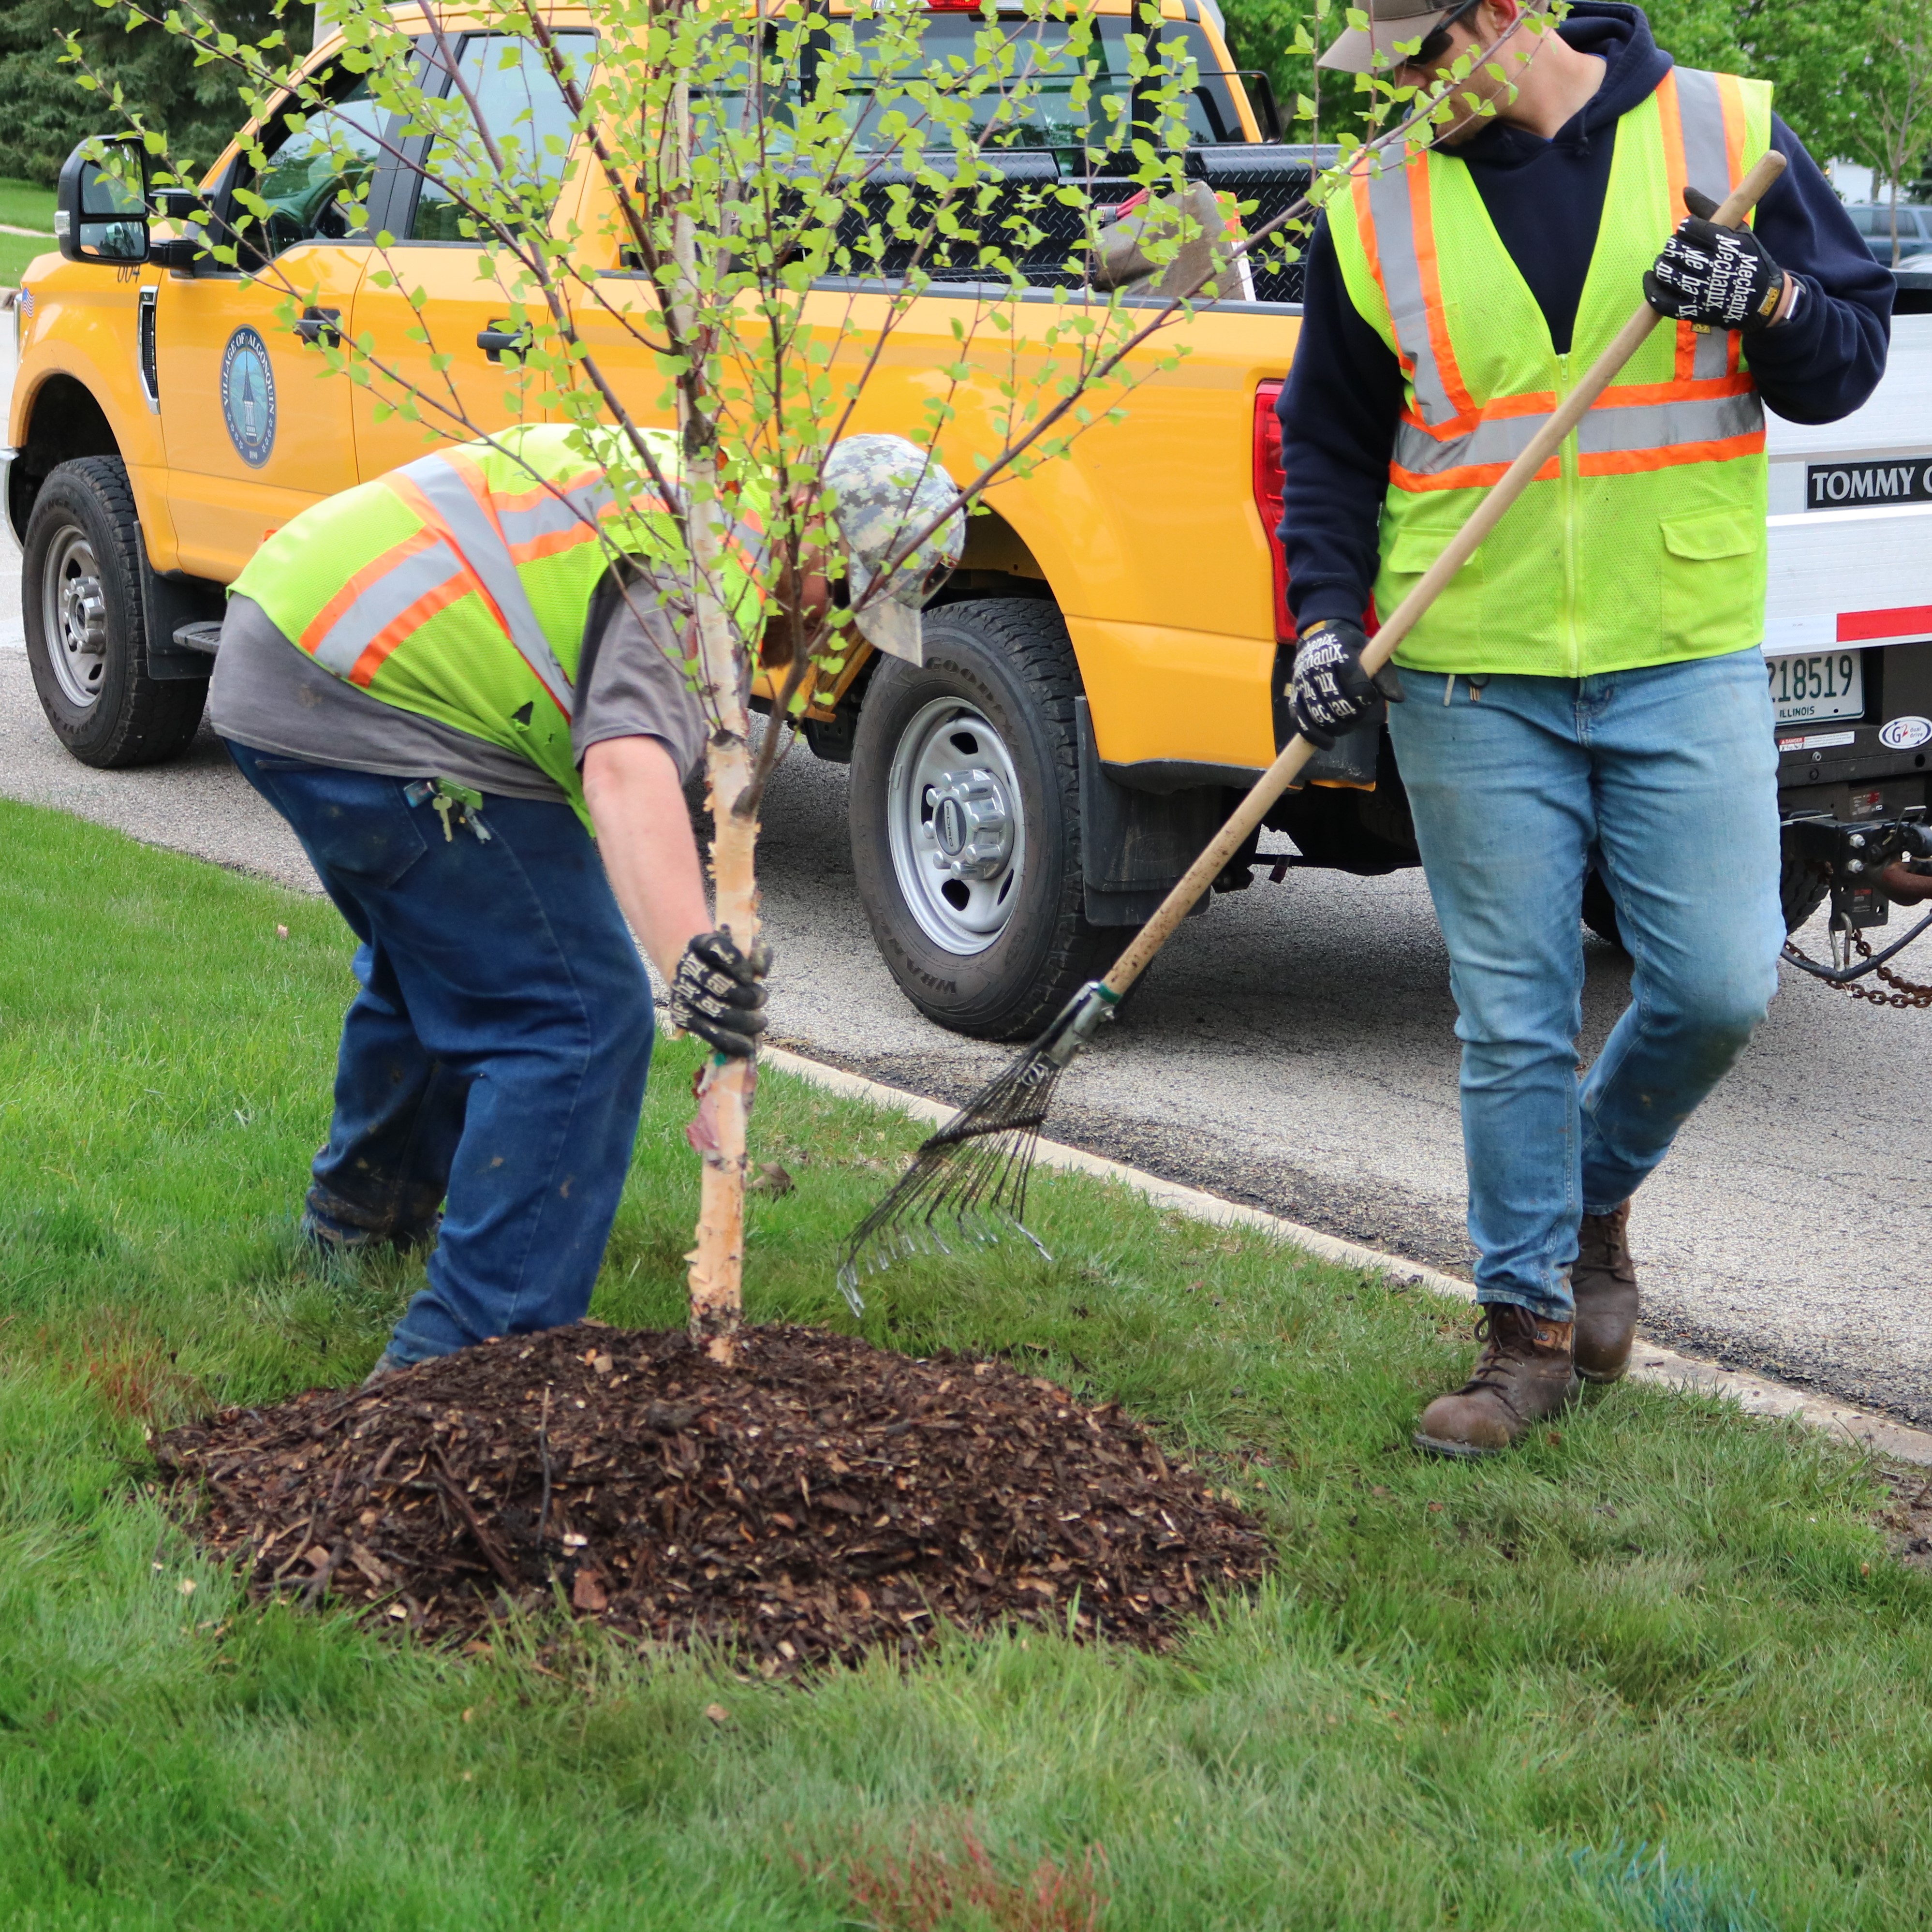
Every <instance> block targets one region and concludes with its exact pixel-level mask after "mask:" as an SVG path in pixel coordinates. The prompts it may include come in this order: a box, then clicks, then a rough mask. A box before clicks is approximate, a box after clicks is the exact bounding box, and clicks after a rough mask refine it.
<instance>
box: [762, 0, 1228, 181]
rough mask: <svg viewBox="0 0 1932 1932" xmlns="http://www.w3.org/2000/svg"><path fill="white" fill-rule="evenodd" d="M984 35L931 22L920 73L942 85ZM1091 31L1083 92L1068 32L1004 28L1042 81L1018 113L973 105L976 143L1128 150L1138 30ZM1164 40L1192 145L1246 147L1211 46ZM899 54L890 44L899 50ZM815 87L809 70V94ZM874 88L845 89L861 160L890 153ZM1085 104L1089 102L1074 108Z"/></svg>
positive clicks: (996, 101) (1186, 33)
mask: <svg viewBox="0 0 1932 1932" xmlns="http://www.w3.org/2000/svg"><path fill="white" fill-rule="evenodd" d="M984 25H985V23H984V22H983V20H981V19H980V17H979V16H978V15H977V14H974V13H968V14H960V13H935V14H933V15H932V16H930V17H929V18H928V19H927V20H926V22H925V23H924V25H923V27H922V31H921V33H920V35H919V61H918V71H922V72H923V73H925V74H927V75H929V76H930V77H932V78H934V79H935V80H941V79H943V78H944V75H945V74H946V72H947V70H948V69H949V68H953V65H954V64H955V63H956V62H957V63H959V64H961V65H970V64H971V62H973V60H974V48H975V46H976V44H977V37H978V35H979V34H980V31H981V29H982V28H983V26H984ZM1095 27H1096V31H1095V33H1094V37H1093V40H1092V41H1091V43H1090V46H1089V49H1088V54H1087V55H1086V60H1087V61H1088V62H1091V64H1092V66H1093V68H1094V84H1093V85H1092V86H1091V90H1090V89H1088V88H1087V87H1085V86H1082V85H1081V84H1080V83H1079V81H1078V80H1077V78H1076V74H1075V73H1074V71H1073V62H1072V58H1071V56H1070V55H1066V54H1065V53H1064V49H1065V48H1066V46H1067V38H1068V31H1069V30H1068V28H1067V26H1066V24H1065V23H1064V22H1059V21H1052V20H1049V21H1046V22H1044V23H1028V24H1025V25H1016V26H1013V28H1010V37H1011V38H1012V40H1013V41H1014V42H1015V43H1016V62H1015V65H1016V70H1017V71H1018V75H1019V77H1024V76H1025V73H1026V70H1027V68H1028V58H1029V52H1030V49H1029V46H1028V43H1038V44H1039V45H1040V46H1042V47H1043V49H1045V52H1044V54H1043V55H1042V56H1040V57H1039V68H1040V78H1039V80H1037V82H1036V83H1033V84H1032V85H1031V86H1030V88H1029V91H1028V98H1026V99H1025V100H1024V101H1021V102H1019V103H1018V104H1011V105H1009V104H1005V103H1004V102H1003V101H1002V98H1001V95H999V94H998V93H997V92H995V91H993V90H992V89H990V88H989V89H986V90H985V91H984V92H983V93H981V94H980V95H977V96H976V98H975V103H974V113H975V118H976V122H977V125H976V127H975V130H974V131H975V133H976V134H977V135H979V136H988V135H989V134H990V136H991V141H992V145H995V146H1000V147H1007V148H1021V149H1029V150H1032V151H1041V150H1047V151H1055V152H1061V153H1064V154H1065V155H1066V156H1067V157H1068V158H1069V159H1070V160H1077V159H1079V157H1082V155H1084V154H1085V152H1086V151H1088V150H1090V149H1097V150H1099V151H1101V152H1103V153H1106V154H1115V153H1118V152H1120V151H1122V150H1124V148H1126V146H1127V142H1128V138H1129V132H1130V128H1129V115H1130V110H1128V109H1127V106H1126V103H1127V99H1128V95H1129V92H1130V89H1129V82H1128V73H1129V60H1128V48H1127V37H1128V35H1129V34H1130V33H1133V32H1134V31H1137V29H1136V27H1135V25H1134V23H1133V22H1131V21H1130V20H1124V19H1121V18H1119V17H1117V16H1106V17H1102V18H1101V19H1100V20H1098V21H1097V22H1096V23H1095ZM853 33H854V36H855V38H856V40H857V41H858V43H859V46H860V47H861V49H863V48H864V47H865V46H866V43H868V42H870V41H873V40H876V38H877V35H876V34H875V32H874V30H873V29H872V28H871V27H870V26H869V25H868V23H865V22H863V21H860V22H856V23H853ZM1163 38H1164V40H1166V43H1167V44H1168V45H1169V46H1172V47H1173V48H1175V49H1177V50H1178V52H1180V53H1181V55H1184V56H1186V57H1188V58H1192V59H1193V61H1194V62H1195V64H1196V69H1197V73H1196V86H1195V87H1194V89H1193V91H1192V92H1191V93H1190V95H1189V96H1188V98H1187V141H1188V145H1190V146H1191V147H1192V146H1211V145H1218V144H1220V143H1221V142H1229V141H1240V140H1242V139H1245V136H1244V135H1243V133H1242V132H1241V120H1240V118H1239V116H1238V114H1237V113H1236V112H1235V103H1234V98H1233V95H1232V93H1231V92H1230V90H1229V84H1228V80H1227V77H1226V74H1224V73H1223V71H1222V70H1221V68H1220V66H1219V65H1218V63H1217V62H1216V60H1215V58H1214V53H1213V50H1212V49H1211V47H1210V46H1209V44H1208V37H1207V36H1206V35H1205V34H1203V33H1202V31H1201V30H1200V28H1198V27H1196V26H1183V25H1181V23H1178V22H1175V23H1167V24H1166V28H1165V31H1164V34H1163ZM898 44H899V43H898V42H897V41H896V40H895V46H896V45H898ZM1055 54H1058V55H1060V58H1061V63H1062V65H1061V68H1059V69H1058V71H1056V70H1055V68H1054V66H1053V62H1052V56H1053V55H1055ZM812 84H813V81H812V76H811V68H810V65H809V63H808V65H807V71H806V79H805V86H806V88H807V89H808V90H809V89H810V88H811V86H812ZM876 87H877V82H876V81H874V80H862V81H861V82H860V83H859V84H857V85H856V86H853V88H852V89H850V96H851V100H850V107H849V108H848V109H847V118H849V119H850V121H851V122H852V124H853V127H854V128H855V130H856V133H857V136H858V139H857V142H856V146H857V148H859V151H861V152H862V153H867V154H877V153H880V152H883V151H886V149H887V148H889V145H890V143H889V142H888V141H887V140H886V138H885V137H884V136H882V135H880V133H878V131H877V127H878V124H879V122H880V121H883V119H884V118H885V116H886V113H887V112H889V109H888V108H887V107H878V106H874V104H873V96H874V92H875V89H876ZM1082 94H1085V95H1087V98H1086V99H1085V101H1081V102H1079V103H1078V104H1076V101H1077V97H1078V95H1082ZM1108 97H1111V98H1113V99H1114V100H1115V101H1118V102H1119V103H1121V109H1120V110H1119V111H1118V112H1117V113H1115V114H1113V115H1111V116H1110V115H1109V112H1108V110H1107V109H1106V107H1105V106H1104V105H1103V99H1104V98H1108ZM729 100H730V108H729V109H727V112H730V113H731V114H732V117H733V118H734V119H735V118H736V113H740V112H742V101H743V96H742V95H733V96H730V97H729ZM772 111H773V112H774V113H775V115H777V117H778V118H779V119H780V120H781V121H782V120H783V119H784V118H785V115H786V113H787V108H786V104H784V102H783V101H779V102H777V103H775V104H772Z"/></svg>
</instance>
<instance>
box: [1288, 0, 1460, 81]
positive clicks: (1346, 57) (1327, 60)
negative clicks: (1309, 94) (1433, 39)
mask: <svg viewBox="0 0 1932 1932" xmlns="http://www.w3.org/2000/svg"><path fill="white" fill-rule="evenodd" d="M1364 5H1365V10H1366V11H1367V14H1368V17H1369V24H1368V26H1367V28H1366V29H1364V28H1361V27H1351V28H1349V31H1347V32H1346V33H1345V34H1343V35H1341V36H1340V38H1339V39H1337V41H1336V42H1335V43H1334V46H1331V48H1330V49H1328V52H1326V53H1325V54H1324V55H1322V58H1320V59H1319V61H1317V62H1316V66H1317V67H1328V68H1340V69H1341V70H1342V71H1343V73H1345V74H1368V73H1370V72H1371V71H1373V70H1374V69H1376V68H1386V67H1391V66H1393V65H1394V63H1395V61H1396V58H1397V55H1396V49H1397V47H1398V46H1411V45H1412V44H1413V43H1415V42H1416V41H1418V40H1427V38H1428V37H1429V36H1430V34H1433V32H1434V31H1436V28H1438V27H1440V26H1445V25H1446V24H1447V23H1448V22H1450V21H1451V20H1454V19H1455V18H1456V17H1457V15H1459V14H1461V13H1473V12H1474V11H1475V0H1450V5H1448V6H1446V7H1445V6H1444V5H1442V0H1364Z"/></svg>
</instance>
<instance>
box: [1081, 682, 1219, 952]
mask: <svg viewBox="0 0 1932 1932" xmlns="http://www.w3.org/2000/svg"><path fill="white" fill-rule="evenodd" d="M1073 713H1074V717H1075V718H1076V721H1077V724H1078V727H1079V737H1080V856H1081V870H1082V874H1083V878H1084V883H1085V889H1086V904H1085V912H1086V916H1087V920H1088V924H1089V925H1091V926H1144V925H1145V924H1146V922H1148V919H1151V918H1152V917H1153V916H1154V913H1155V912H1156V911H1157V910H1158V909H1159V907H1160V902H1161V901H1162V900H1163V899H1164V898H1166V896H1167V895H1168V893H1169V892H1170V891H1171V890H1172V889H1173V888H1174V886H1175V885H1176V884H1178V883H1179V881H1180V879H1181V874H1183V873H1184V872H1185V871H1187V868H1188V867H1189V866H1190V865H1192V864H1193V862H1194V860H1195V858H1196V855H1197V854H1198V853H1199V852H1200V850H1201V849H1202V847H1204V846H1205V844H1207V843H1208V840H1209V839H1211V838H1213V837H1214V835H1215V833H1216V832H1218V831H1220V829H1221V825H1222V821H1223V820H1224V819H1225V818H1226V817H1227V815H1228V814H1227V800H1226V787H1223V786H1220V785H1210V786H1207V787H1198V788H1193V789H1190V790H1186V791H1176V792H1170V793H1166V794H1164V795H1162V794H1156V793H1150V792H1142V791H1130V790H1128V788H1127V787H1126V786H1125V785H1124V784H1118V783H1117V782H1116V781H1115V780H1114V779H1112V778H1109V776H1108V775H1107V773H1106V770H1105V769H1103V766H1102V765H1101V763H1100V748H1099V746H1098V745H1097V743H1096V742H1095V740H1094V721H1093V718H1092V715H1091V712H1089V710H1088V704H1087V700H1086V699H1085V698H1084V697H1076V699H1075V700H1073ZM1207 907H1208V895H1206V894H1205V893H1204V894H1203V895H1202V899H1201V902H1200V904H1199V905H1197V906H1196V907H1194V908H1193V910H1194V912H1195V913H1202V912H1205V910H1207Z"/></svg>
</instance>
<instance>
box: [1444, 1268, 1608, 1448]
mask: <svg viewBox="0 0 1932 1932" xmlns="http://www.w3.org/2000/svg"><path fill="white" fill-rule="evenodd" d="M1571 1328H1572V1324H1571V1323H1570V1322H1547V1321H1545V1320H1544V1319H1543V1317H1542V1316H1540V1315H1533V1314H1532V1313H1530V1311H1529V1310H1528V1309H1527V1308H1519V1307H1517V1305H1516V1304H1515V1303H1514V1302H1513V1301H1488V1302H1485V1303H1484V1304H1483V1312H1482V1314H1481V1316H1480V1317H1479V1318H1478V1321H1477V1323H1476V1334H1477V1336H1478V1339H1479V1340H1481V1343H1482V1345H1483V1346H1482V1350H1481V1353H1480V1354H1479V1355H1478V1356H1477V1358H1476V1367H1475V1373H1473V1374H1472V1376H1470V1378H1469V1380H1468V1381H1467V1382H1465V1383H1464V1384H1463V1386H1462V1387H1461V1388H1459V1389H1457V1391H1455V1392H1454V1394H1451V1395H1439V1396H1438V1397H1436V1400H1434V1401H1433V1402H1432V1403H1430V1405H1429V1406H1428V1407H1427V1409H1424V1411H1423V1412H1422V1421H1421V1423H1420V1424H1419V1425H1418V1427H1417V1429H1416V1432H1415V1446H1416V1447H1417V1448H1418V1449H1428V1450H1431V1451H1434V1453H1435V1454H1437V1455H1439V1456H1493V1455H1494V1454H1496V1451H1498V1450H1499V1449H1507V1448H1509V1447H1511V1445H1512V1444H1514V1443H1515V1442H1517V1441H1519V1440H1520V1439H1521V1437H1522V1436H1523V1432H1524V1431H1525V1430H1526V1429H1528V1428H1529V1426H1530V1424H1532V1423H1533V1422H1541V1421H1542V1420H1543V1419H1544V1417H1545V1416H1550V1415H1556V1414H1558V1413H1559V1412H1560V1411H1562V1409H1565V1407H1567V1406H1568V1405H1569V1404H1570V1403H1572V1402H1574V1401H1575V1400H1576V1399H1577V1388H1578V1384H1577V1373H1576V1367H1575V1361H1574V1357H1573V1355H1572V1354H1571V1346H1570V1336H1571Z"/></svg>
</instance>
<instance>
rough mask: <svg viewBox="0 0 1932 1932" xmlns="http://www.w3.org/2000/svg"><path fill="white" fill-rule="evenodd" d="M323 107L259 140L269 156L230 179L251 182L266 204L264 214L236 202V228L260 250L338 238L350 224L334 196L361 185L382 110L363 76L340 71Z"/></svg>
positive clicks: (373, 163) (370, 172)
mask: <svg viewBox="0 0 1932 1932" xmlns="http://www.w3.org/2000/svg"><path fill="white" fill-rule="evenodd" d="M326 91H327V92H330V93H331V94H332V95H333V97H334V98H333V101H332V105H331V106H330V107H329V110H328V112H327V113H323V114H318V115H315V116H314V118H312V119H311V120H309V121H307V122H306V123H305V124H304V125H303V126H302V127H301V128H299V129H288V128H285V129H284V130H282V132H281V134H280V135H279V136H278V137H276V138H274V139H272V140H271V141H269V142H265V143H264V144H263V145H264V146H265V147H266V149H267V155H268V158H267V160H266V164H265V165H264V166H263V169H262V171H261V173H260V175H259V176H258V177H257V178H255V179H254V180H252V181H251V179H250V178H249V177H248V173H247V172H246V171H245V169H244V171H243V172H241V173H239V175H237V177H236V183H235V185H236V186H238V187H252V188H253V189H254V191H255V192H256V193H257V194H259V195H260V196H261V197H262V199H263V200H264V201H266V202H267V203H268V204H269V214H268V218H267V220H266V222H263V223H257V221H256V220H254V218H253V217H245V216H244V215H242V213H241V211H240V210H239V208H237V209H236V215H235V226H236V231H237V233H238V235H239V236H240V237H241V238H242V239H243V240H245V242H248V244H250V245H251V246H252V249H253V250H254V251H256V252H259V253H260V254H263V255H266V256H269V257H273V256H276V255H279V254H281V253H282V251H284V249H287V248H294V247H295V246H296V244H297V243H298V242H314V241H318V240H321V241H330V242H339V241H341V239H343V238H344V236H346V235H347V233H349V217H347V215H346V214H344V212H343V209H342V205H341V204H342V203H343V202H345V201H348V200H351V199H354V198H355V196H357V195H359V194H361V193H365V192H366V191H367V190H368V186H369V183H370V181H371V178H373V177H374V174H375V172H376V169H377V164H378V163H380V160H381V159H382V149H381V146H380V142H379V140H378V138H377V137H378V135H379V133H380V130H381V127H382V124H383V120H384V118H386V117H385V115H384V113H383V110H382V109H381V108H380V107H377V104H376V103H375V102H374V101H373V100H372V99H371V98H370V94H369V84H368V81H367V80H364V79H362V77H359V76H357V75H353V74H344V75H343V76H342V77H341V92H339V93H338V92H335V89H334V88H332V87H329V88H328V89H326Z"/></svg>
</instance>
